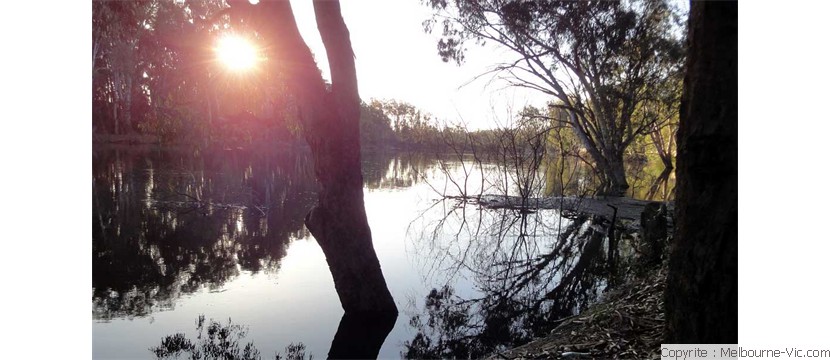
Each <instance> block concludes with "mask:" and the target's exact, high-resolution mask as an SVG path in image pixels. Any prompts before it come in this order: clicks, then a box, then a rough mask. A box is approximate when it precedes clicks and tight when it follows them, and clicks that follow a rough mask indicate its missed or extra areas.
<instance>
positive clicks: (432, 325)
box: [401, 200, 630, 358]
mask: <svg viewBox="0 0 830 360" xmlns="http://www.w3.org/2000/svg"><path fill="white" fill-rule="evenodd" d="M445 201H448V200H445ZM443 206H444V208H445V209H450V210H448V211H445V212H444V214H445V215H444V216H443V217H442V218H441V219H440V220H438V221H435V227H434V228H432V229H429V230H427V231H424V232H423V233H421V236H420V237H416V239H417V240H416V242H417V244H415V247H416V249H417V250H416V252H418V253H419V254H418V255H420V256H419V257H420V258H421V259H426V260H425V261H424V262H423V266H425V267H426V268H428V269H429V270H430V272H431V273H433V274H446V273H449V274H454V275H452V276H450V277H447V278H445V279H444V280H445V285H443V286H442V287H438V288H434V289H432V290H431V291H430V292H429V294H428V295H427V296H426V298H425V299H424V301H423V303H422V305H421V306H415V304H414V302H413V306H412V309H411V310H410V312H409V317H410V321H409V324H410V326H411V327H412V328H413V330H414V331H415V333H416V335H415V336H414V337H413V338H412V339H411V340H409V341H406V342H405V343H404V350H403V351H402V353H401V355H402V356H403V357H405V358H480V357H484V356H487V355H490V354H493V353H496V352H498V351H502V350H505V349H508V348H511V347H515V346H518V345H521V344H524V343H527V342H528V341H530V340H532V339H534V338H536V337H540V336H544V335H546V334H548V333H549V332H550V331H551V330H552V329H553V328H555V327H556V326H557V325H558V324H559V323H561V321H562V320H563V319H565V318H567V317H569V316H572V315H575V314H577V313H578V312H579V311H581V310H582V309H584V308H585V307H586V306H588V305H590V304H592V303H594V302H596V301H597V300H598V299H599V297H600V296H601V294H602V293H603V291H604V290H605V289H606V288H607V287H608V286H609V284H611V283H612V281H611V279H612V277H613V276H617V275H616V274H617V273H616V272H615V273H612V272H611V269H610V267H609V266H608V256H607V253H608V247H607V246H608V234H609V229H610V226H611V222H610V221H609V220H607V219H604V218H597V217H588V216H573V217H562V216H560V215H559V213H558V212H557V211H552V210H539V211H531V212H528V211H517V210H507V209H501V210H491V209H481V208H473V207H472V206H470V205H469V204H466V203H463V201H461V202H459V201H455V202H453V203H451V204H444V205H443ZM615 230H616V231H615V232H616V233H618V234H620V233H622V234H623V235H622V238H623V242H622V245H621V249H620V250H621V251H622V253H623V255H626V254H628V253H629V252H630V251H629V250H627V249H626V247H627V246H628V244H629V242H628V240H629V239H630V231H629V230H627V228H626V227H625V226H621V224H615ZM464 277H469V278H470V279H471V281H472V283H473V285H472V287H473V290H472V291H464V289H460V290H461V291H458V290H459V289H458V288H456V287H454V286H453V285H452V284H453V283H454V282H455V281H456V280H458V278H464ZM462 287H463V286H462Z"/></svg>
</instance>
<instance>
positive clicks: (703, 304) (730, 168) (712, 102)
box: [665, 1, 738, 344]
mask: <svg viewBox="0 0 830 360" xmlns="http://www.w3.org/2000/svg"><path fill="white" fill-rule="evenodd" d="M689 43H690V47H689V59H688V63H687V64H686V69H687V70H686V79H685V84H684V89H683V102H682V105H681V113H680V129H679V130H678V155H677V207H676V219H677V220H676V221H677V223H676V235H675V240H674V244H673V245H672V250H671V255H670V262H669V274H668V281H667V284H666V295H665V298H666V320H667V334H666V342H668V343H716V344H734V343H737V342H738V2H737V1H693V2H692V5H691V11H690V13H689Z"/></svg>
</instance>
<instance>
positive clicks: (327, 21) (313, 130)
mask: <svg viewBox="0 0 830 360" xmlns="http://www.w3.org/2000/svg"><path fill="white" fill-rule="evenodd" d="M229 4H230V5H231V6H232V7H235V8H237V9H238V10H239V12H237V14H238V15H242V16H246V17H249V18H251V19H254V21H256V22H257V25H258V26H259V27H260V28H261V29H262V32H263V33H264V34H265V37H266V38H267V41H268V42H269V44H267V48H268V49H271V51H272V56H273V58H274V66H277V67H282V68H280V69H277V70H278V73H282V74H286V75H285V76H286V77H287V78H286V81H287V83H288V86H289V88H290V89H291V91H292V93H293V94H294V96H295V97H296V100H297V103H298V104H299V107H300V109H299V116H300V120H301V123H302V126H303V134H304V136H305V138H306V141H307V142H308V145H309V147H310V148H311V151H312V154H313V157H314V172H315V175H316V177H317V181H318V182H319V183H320V191H319V192H318V197H317V204H316V205H315V207H314V208H313V209H312V210H311V212H309V214H308V215H306V219H305V224H306V227H307V228H308V229H309V231H311V234H312V235H314V238H315V239H316V240H317V242H318V244H320V247H321V248H322V249H323V253H324V254H325V256H326V262H327V263H328V265H329V270H330V271H331V274H332V277H333V278H334V286H335V289H336V290H337V295H338V297H339V298H340V303H341V305H342V306H343V310H344V311H345V312H346V313H347V314H359V313H362V314H368V313H375V314H376V313H386V314H397V307H396V306H395V302H394V300H393V299H392V295H391V294H390V292H389V289H388V288H387V286H386V280H385V279H384V277H383V272H382V271H381V268H380V262H379V261H378V258H377V254H376V253H375V250H374V247H373V245H372V233H371V230H370V229H369V223H368V221H367V218H366V210H365V207H364V203H363V175H362V173H361V162H360V123H359V118H360V96H359V95H358V89H357V74H356V70H355V64H354V53H353V52H352V47H351V42H350V40H349V31H348V29H347V28H346V24H345V22H344V21H343V18H342V16H341V14H340V3H339V2H338V1H330V0H315V1H314V11H315V14H316V19H317V28H318V30H319V32H320V36H321V38H322V40H323V44H324V45H325V48H326V53H327V56H328V60H329V67H330V70H331V76H332V79H331V80H332V82H331V88H330V89H327V87H326V85H325V83H324V81H323V79H322V77H321V75H320V71H319V69H318V68H317V65H316V63H315V62H314V58H313V57H312V55H311V51H310V50H309V49H308V46H307V45H306V44H305V42H304V41H303V39H302V37H301V36H300V32H299V30H298V28H297V24H296V21H295V19H294V15H293V12H292V10H291V4H290V3H289V2H288V1H284V0H283V1H263V2H261V3H260V4H258V5H250V4H247V1H244V2H243V1H239V2H237V1H229Z"/></svg>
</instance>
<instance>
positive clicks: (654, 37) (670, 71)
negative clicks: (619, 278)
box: [424, 0, 683, 195]
mask: <svg viewBox="0 0 830 360" xmlns="http://www.w3.org/2000/svg"><path fill="white" fill-rule="evenodd" d="M426 3H427V4H428V5H429V6H430V7H431V8H432V9H433V17H432V18H431V19H428V20H426V21H425V22H424V27H425V30H426V31H427V32H433V31H436V29H437V30H438V32H439V33H440V35H441V39H440V40H439V41H438V54H439V55H440V56H441V58H442V59H443V60H444V61H450V60H453V61H456V62H457V63H459V64H460V63H462V62H463V61H464V58H465V49H466V47H465V46H466V45H467V44H468V43H470V42H473V43H477V44H484V43H488V42H494V43H497V44H499V45H501V46H503V47H505V48H507V49H509V50H511V53H512V54H513V55H515V57H514V60H513V61H511V62H506V63H500V64H496V65H495V66H494V67H493V68H492V70H491V71H490V73H489V74H491V75H493V76H495V77H497V78H499V79H503V80H505V81H506V82H507V83H508V84H510V85H512V86H519V87H525V88H530V89H533V90H537V91H540V92H542V93H544V94H547V95H550V96H551V102H550V106H551V107H555V108H560V109H564V110H566V111H567V115H568V116H567V118H565V119H558V118H554V119H551V120H552V121H558V122H564V123H567V124H568V125H570V126H571V127H572V128H573V129H574V131H575V132H576V134H577V136H578V137H579V139H580V140H581V143H582V145H583V147H584V148H585V150H586V151H587V152H588V153H589V155H590V157H591V159H592V160H593V162H594V163H595V168H596V169H597V170H598V175H599V176H600V177H601V179H602V182H603V185H604V186H603V187H604V188H603V189H602V192H603V193H606V194H611V195H621V194H622V193H623V192H624V191H625V190H626V189H627V188H628V183H627V181H626V178H625V169H624V164H623V155H624V153H625V150H626V148H627V147H628V146H629V145H630V144H631V143H632V142H633V141H634V140H635V139H636V138H637V137H638V136H640V135H643V134H647V133H648V132H649V131H651V130H652V129H653V128H654V126H655V124H658V123H662V122H666V121H668V120H669V119H668V118H669V117H668V116H665V115H666V113H665V112H663V111H661V110H664V108H665V106H661V105H663V104H667V103H668V104H674V103H676V102H677V101H676V100H677V97H678V96H679V91H678V90H677V89H678V88H677V85H676V84H677V83H678V82H679V80H680V72H681V69H682V61H683V47H682V44H683V35H682V27H683V24H682V21H681V20H680V18H681V17H680V16H679V10H678V9H674V8H672V7H671V5H670V4H669V3H668V2H667V1H664V0H635V1H625V2H622V1H549V0H534V1H504V0H485V1H473V0H455V1H447V0H428V1H426Z"/></svg>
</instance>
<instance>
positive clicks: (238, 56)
mask: <svg viewBox="0 0 830 360" xmlns="http://www.w3.org/2000/svg"><path fill="white" fill-rule="evenodd" d="M216 56H217V58H218V59H219V61H220V62H222V64H224V65H225V66H226V67H227V68H228V69H230V70H233V71H246V70H250V69H251V68H253V67H254V66H255V65H256V63H257V61H258V60H259V54H258V51H257V48H256V46H254V44H253V43H251V42H250V41H248V40H247V39H245V38H243V37H240V36H236V35H227V36H224V37H222V38H220V39H219V43H218V44H217V46H216Z"/></svg>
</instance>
